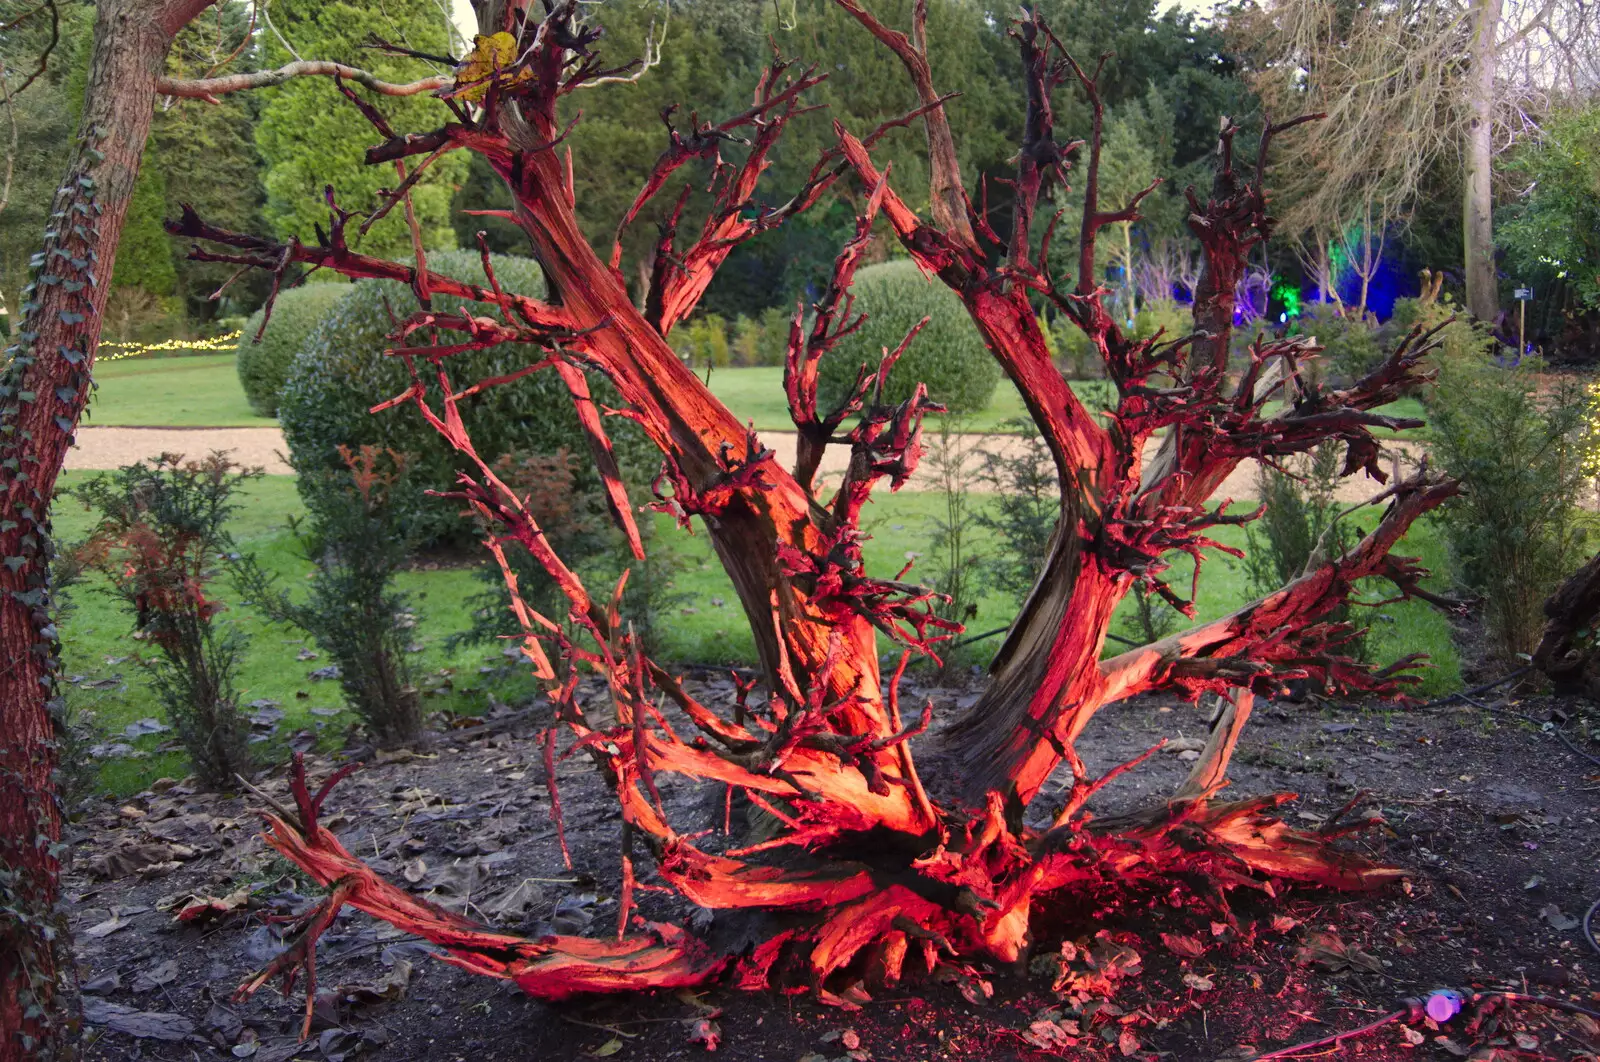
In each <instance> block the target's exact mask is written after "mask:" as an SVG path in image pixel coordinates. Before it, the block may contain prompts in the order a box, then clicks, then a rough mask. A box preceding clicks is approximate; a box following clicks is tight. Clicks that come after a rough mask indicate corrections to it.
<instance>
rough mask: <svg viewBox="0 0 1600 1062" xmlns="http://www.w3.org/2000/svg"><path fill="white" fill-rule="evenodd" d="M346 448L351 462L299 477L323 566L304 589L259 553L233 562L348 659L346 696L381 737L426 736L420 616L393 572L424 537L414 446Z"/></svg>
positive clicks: (324, 646)
mask: <svg viewBox="0 0 1600 1062" xmlns="http://www.w3.org/2000/svg"><path fill="white" fill-rule="evenodd" d="M340 456H341V458H342V459H343V461H344V464H345V467H344V468H343V469H339V470H336V471H317V472H311V473H307V474H305V475H303V476H301V478H300V482H299V488H300V497H301V498H302V499H304V500H305V505H306V512H307V514H308V516H307V519H305V520H304V521H292V522H291V524H290V531H291V532H292V533H293V534H294V536H295V540H296V542H297V543H298V544H299V547H300V552H301V556H302V557H303V558H304V559H305V560H306V561H308V562H310V563H311V565H312V566H313V567H314V569H315V572H314V578H312V579H311V581H310V584H309V586H308V587H307V590H306V594H305V599H304V600H303V601H297V600H295V597H294V596H293V595H291V594H290V593H288V592H287V591H285V590H281V589H279V588H278V587H277V586H276V585H275V584H276V582H277V580H276V577H275V576H274V574H273V573H271V572H269V571H268V570H267V569H265V568H263V567H261V566H260V565H259V564H257V563H256V561H255V558H253V557H246V558H242V559H241V560H240V561H239V562H238V563H237V564H236V565H235V566H234V577H235V579H236V580H237V581H238V583H239V586H240V591H241V593H242V594H243V595H244V596H245V597H246V599H247V600H248V601H249V602H250V604H252V605H253V606H255V608H256V609H258V610H259V611H260V612H261V613H262V614H263V615H265V616H266V617H267V618H269V619H271V620H273V621H274V622H276V623H286V624H290V625H292V626H295V627H299V628H300V629H301V630H303V631H305V632H306V633H307V634H309V635H311V637H312V639H313V640H314V641H315V642H316V643H317V647H318V648H320V649H321V650H322V651H323V652H324V653H326V654H327V655H328V657H329V659H331V660H332V661H333V662H334V664H335V666H337V668H338V669H339V674H338V678H339V685H340V687H341V688H342V689H343V690H344V695H345V702H346V703H347V704H348V705H349V706H350V709H351V711H353V712H355V714H356V715H357V716H358V717H360V719H361V720H362V722H364V723H366V725H367V728H368V729H369V730H370V731H371V732H372V735H373V736H374V737H375V738H376V739H377V741H378V743H379V744H380V745H398V744H409V743H411V742H414V741H416V740H417V739H418V738H420V737H421V736H422V711H421V706H420V699H419V696H418V693H417V689H416V687H415V686H413V685H412V674H411V670H412V669H411V667H410V665H409V663H408V653H407V647H408V646H409V644H410V642H411V637H410V632H411V629H412V628H413V627H414V626H415V625H416V617H415V616H413V615H412V614H411V611H410V608H409V603H408V600H407V598H406V595H405V594H403V593H401V592H399V591H398V590H396V589H395V585H394V582H395V576H396V575H398V574H399V572H400V569H401V567H402V566H403V565H404V564H405V563H406V560H407V559H408V558H409V557H410V555H411V551H412V548H413V547H414V546H415V545H416V541H415V534H416V527H417V524H416V521H415V520H414V519H413V516H414V515H415V512H416V507H417V505H418V503H419V500H420V499H419V498H418V492H417V490H416V489H415V487H414V486H413V485H412V484H411V483H409V482H408V481H407V478H406V459H405V455H403V454H394V453H392V452H388V451H379V450H377V449H376V448H374V447H371V446H366V447H362V448H361V450H360V451H351V450H343V451H341V454H340Z"/></svg>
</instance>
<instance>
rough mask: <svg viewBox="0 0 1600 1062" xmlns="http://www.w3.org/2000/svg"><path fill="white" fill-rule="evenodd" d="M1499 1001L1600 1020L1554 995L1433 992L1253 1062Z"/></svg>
mask: <svg viewBox="0 0 1600 1062" xmlns="http://www.w3.org/2000/svg"><path fill="white" fill-rule="evenodd" d="M1595 907H1600V902H1597V903H1596V904H1595ZM1594 910H1595V908H1594V907H1591V908H1590V909H1589V913H1590V914H1591V915H1592V914H1594ZM1496 1002H1499V1003H1506V1004H1510V1003H1532V1004H1534V1005H1535V1006H1540V1007H1549V1008H1551V1009H1553V1010H1564V1011H1567V1012H1569V1013H1572V1014H1583V1015H1586V1016H1588V1017H1591V1018H1600V1010H1591V1009H1589V1008H1588V1007H1583V1006H1579V1005H1578V1004H1576V1003H1570V1002H1568V1001H1567V1000H1565V999H1557V998H1556V997H1554V996H1530V995H1524V994H1523V993H1521V992H1472V991H1469V990H1467V989H1439V990H1437V991H1434V992H1430V993H1429V994H1428V996H1427V998H1425V999H1404V1000H1401V1003H1402V1009H1400V1010H1397V1011H1394V1012H1393V1013H1391V1014H1385V1015H1384V1016H1383V1017H1381V1018H1379V1019H1378V1020H1377V1021H1374V1022H1369V1023H1368V1024H1366V1025H1363V1026H1361V1027H1360V1028H1358V1029H1349V1030H1346V1031H1345V1032H1340V1033H1334V1034H1333V1035H1331V1036H1324V1037H1323V1038H1322V1039H1320V1040H1307V1041H1306V1042H1305V1043H1301V1044H1291V1045H1290V1046H1288V1047H1280V1048H1278V1049H1277V1050H1275V1051H1268V1052H1267V1053H1266V1054H1264V1055H1255V1056H1253V1057H1252V1058H1251V1060H1250V1062H1267V1059H1272V1058H1294V1057H1297V1056H1299V1055H1300V1054H1301V1052H1304V1051H1313V1050H1316V1049H1317V1048H1319V1047H1338V1046H1339V1045H1340V1044H1342V1043H1343V1042H1344V1041H1346V1040H1350V1039H1354V1038H1355V1037H1357V1036H1365V1035H1366V1034H1367V1033H1370V1032H1374V1031H1376V1030H1378V1029H1381V1028H1383V1027H1384V1026H1385V1025H1389V1024H1391V1023H1393V1022H1397V1021H1399V1022H1404V1023H1405V1024H1407V1025H1411V1024H1414V1023H1416V1022H1419V1021H1421V1020H1422V1019H1423V1018H1424V1017H1431V1018H1433V1019H1434V1020H1435V1021H1437V1022H1438V1023H1439V1024H1440V1025H1443V1024H1445V1023H1446V1022H1447V1021H1449V1020H1450V1019H1451V1018H1453V1017H1455V1016H1456V1015H1457V1014H1459V1013H1460V1012H1461V1011H1462V1010H1464V1009H1466V1008H1467V1007H1469V1006H1472V1007H1476V1006H1481V1005H1483V1004H1494V1003H1496ZM1440 1003H1442V1004H1443V1007H1442V1009H1436V1005H1437V1004H1440Z"/></svg>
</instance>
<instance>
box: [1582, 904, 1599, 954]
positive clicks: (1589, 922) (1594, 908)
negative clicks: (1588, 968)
mask: <svg viewBox="0 0 1600 1062" xmlns="http://www.w3.org/2000/svg"><path fill="white" fill-rule="evenodd" d="M1597 914H1600V900H1596V901H1595V902H1594V903H1591V904H1590V905H1589V910H1588V911H1587V912H1585V913H1584V916H1583V939H1585V940H1587V941H1588V942H1589V947H1591V948H1593V949H1594V951H1595V954H1596V955H1600V940H1597V939H1595V935H1594V921H1595V915H1597Z"/></svg>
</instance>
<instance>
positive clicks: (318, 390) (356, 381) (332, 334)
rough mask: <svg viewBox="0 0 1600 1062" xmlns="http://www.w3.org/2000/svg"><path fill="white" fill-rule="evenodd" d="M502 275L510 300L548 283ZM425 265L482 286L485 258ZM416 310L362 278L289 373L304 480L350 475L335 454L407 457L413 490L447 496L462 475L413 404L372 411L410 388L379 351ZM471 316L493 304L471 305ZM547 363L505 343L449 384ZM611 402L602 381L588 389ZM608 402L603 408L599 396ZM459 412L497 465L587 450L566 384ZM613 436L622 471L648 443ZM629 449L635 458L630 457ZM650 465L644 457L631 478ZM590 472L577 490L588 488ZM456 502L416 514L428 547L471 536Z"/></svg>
mask: <svg viewBox="0 0 1600 1062" xmlns="http://www.w3.org/2000/svg"><path fill="white" fill-rule="evenodd" d="M493 265H494V269H495V273H496V276H497V277H498V278H499V280H500V283H501V285H502V287H504V288H505V289H506V290H507V291H515V292H519V293H521V294H525V295H533V296H540V295H542V294H543V293H544V283H543V280H542V279H541V277H540V273H539V267H538V265H537V264H536V263H534V262H533V261H532V260H530V259H526V258H503V257H499V256H496V257H495V258H494V259H493ZM429 267H430V268H431V269H434V270H436V271H437V272H439V273H441V274H443V275H445V276H451V277H456V278H458V279H461V280H467V281H473V282H476V283H479V284H482V283H486V281H485V278H484V275H483V268H482V265H481V263H480V259H479V256H478V255H477V254H476V253H473V252H468V251H448V252H443V253H440V254H437V255H433V256H432V257H430V259H429ZM408 305H414V302H413V296H412V294H411V291H410V289H408V288H407V287H406V286H405V285H403V284H398V283H393V282H389V281H371V280H364V281H361V282H360V283H358V284H355V285H353V286H352V287H351V289H350V292H349V294H348V295H346V296H345V297H344V298H343V299H341V300H340V301H339V302H338V304H337V305H336V306H334V308H333V309H332V310H331V311H330V312H329V313H328V314H327V315H326V316H325V317H324V318H323V319H322V321H321V323H320V324H318V326H317V327H316V328H315V329H314V330H313V331H312V333H311V335H310V336H308V337H307V339H306V341H305V344H304V346H303V347H302V348H301V351H300V353H299V355H298V356H297V357H296V358H295V359H294V362H293V364H292V365H291V366H290V368H289V377H288V380H287V381H286V382H285V384H284V387H283V391H282V393H281V396H280V398H279V403H278V418H279V421H280V422H281V423H282V425H283V433H284V438H285V440H286V441H287V442H288V444H289V456H290V462H291V463H292V464H293V465H294V467H295V470H296V471H297V472H300V473H306V472H312V471H316V470H333V471H337V470H339V469H342V468H343V467H344V462H343V459H342V458H341V457H340V454H339V447H340V446H348V447H352V448H357V449H359V448H360V447H362V446H368V445H371V446H377V447H380V448H384V449H389V450H393V451H395V452H396V453H405V454H410V455H412V461H411V463H410V467H411V470H412V471H411V476H412V482H413V483H415V484H416V486H417V487H418V488H419V489H429V490H449V489H450V488H451V486H452V484H453V483H454V481H455V474H456V471H457V470H458V469H465V468H467V467H468V465H467V462H466V459H465V458H462V457H460V456H458V455H457V454H456V453H455V452H454V451H453V450H452V449H451V448H450V446H449V444H448V443H446V442H445V441H444V439H443V438H442V437H440V436H439V435H438V433H437V432H435V431H434V430H433V429H432V428H431V427H429V426H428V424H427V423H426V422H425V421H424V420H423V419H422V417H421V416H419V415H418V414H417V411H416V410H415V409H413V408H412V407H410V406H409V405H401V406H397V407H395V408H392V409H387V410H384V411H383V412H381V413H376V414H374V413H369V412H368V410H369V409H370V408H371V406H372V405H373V403H374V402H378V401H381V400H383V399H385V398H389V397H392V396H394V395H397V394H399V393H400V392H401V391H403V390H405V389H406V388H407V387H408V386H409V385H410V382H411V380H410V377H409V376H408V375H407V374H406V367H405V363H404V362H403V361H402V360H401V359H399V358H394V357H389V356H386V355H385V354H384V351H385V350H386V349H388V348H389V347H391V346H392V345H393V344H392V342H391V341H390V340H389V339H388V338H387V337H388V335H389V333H390V332H392V331H393V330H394V320H393V318H392V317H391V313H393V312H399V311H400V310H401V309H403V308H404V307H406V306H408ZM461 305H462V301H461V300H459V299H452V298H444V297H440V296H437V295H436V296H434V299H433V308H434V309H435V310H436V311H440V312H450V311H452V310H454V309H456V308H458V307H459V306H461ZM473 305H474V307H475V308H474V310H473V312H475V313H488V312H489V307H487V306H485V305H483V304H473ZM540 357H542V353H541V352H540V351H538V350H537V349H535V348H532V347H527V346H522V345H516V344H505V345H502V346H498V347H494V348H492V349H489V350H482V351H476V352H473V353H471V354H459V355H457V356H455V357H453V358H451V359H450V364H449V370H450V373H451V378H452V379H453V380H454V381H456V384H457V386H466V385H467V384H469V383H474V382H476V381H478V380H481V379H484V378H486V377H490V376H500V375H504V374H506V373H509V372H512V371H514V370H516V369H520V368H522V367H523V366H525V365H527V364H528V363H529V362H530V361H533V360H537V359H538V358H540ZM593 386H594V387H595V388H596V390H597V392H600V393H602V394H603V393H604V389H603V387H602V383H601V381H598V380H597V381H595V382H594V385H593ZM602 401H604V399H603V398H602ZM462 415H463V416H464V417H467V418H469V419H470V421H471V423H472V438H473V441H474V442H475V444H476V445H477V447H478V452H479V454H480V455H481V456H482V457H483V458H484V460H486V461H488V462H490V463H491V464H492V463H493V462H494V461H496V460H498V459H499V458H500V457H501V456H503V455H505V454H513V453H515V454H552V453H555V452H556V451H557V450H559V449H561V448H562V447H568V448H571V447H573V446H575V445H577V446H581V445H582V442H581V440H582V435H581V433H580V431H579V428H578V419H577V415H576V414H575V413H574V412H573V409H572V401H571V398H570V397H569V396H568V393H567V390H566V388H565V386H563V384H562V383H561V380H560V379H559V378H558V377H557V376H556V375H555V374H554V373H549V372H538V373H534V374H533V375H531V376H527V377H525V378H523V379H521V380H517V381H516V382H514V383H510V384H505V385H502V386H498V387H491V388H489V389H487V390H486V391H484V392H482V393H481V394H478V395H476V396H474V397H473V398H471V399H468V400H467V401H466V402H464V403H463V406H462ZM607 428H608V430H609V431H610V432H611V433H612V434H613V436H614V438H615V441H616V442H617V443H618V446H619V450H621V451H622V457H623V460H624V462H625V463H626V462H627V461H628V460H629V455H630V454H637V453H638V452H639V449H638V448H639V447H642V446H643V445H644V444H643V442H642V440H641V439H640V438H639V437H638V436H637V435H636V434H635V433H634V432H633V431H632V430H631V429H632V425H630V424H628V423H627V422H625V421H623V420H621V419H620V418H612V419H611V420H610V421H609V422H608V424H607ZM630 444H631V445H632V446H633V447H634V449H632V450H630V449H629V446H630ZM647 467H648V470H649V471H653V470H654V468H653V466H645V465H643V464H641V463H639V462H638V461H637V460H636V461H635V463H634V468H635V471H638V472H643V471H646V470H647ZM592 476H593V472H591V471H588V470H587V468H586V470H585V477H584V478H583V480H582V485H588V484H589V483H592V482H593V480H592V479H591V478H589V477H592ZM460 508H461V506H460V503H458V502H452V501H447V500H441V499H432V500H430V501H429V503H428V505H427V506H426V507H425V508H424V509H423V510H422V511H421V513H419V514H418V517H417V519H418V522H419V525H420V527H421V536H420V537H421V539H422V540H423V541H426V542H433V541H438V540H440V539H446V538H459V539H466V538H468V537H470V535H469V532H470V527H469V525H468V524H467V523H466V521H464V520H463V519H462V518H461V516H460V515H459V510H460Z"/></svg>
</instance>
